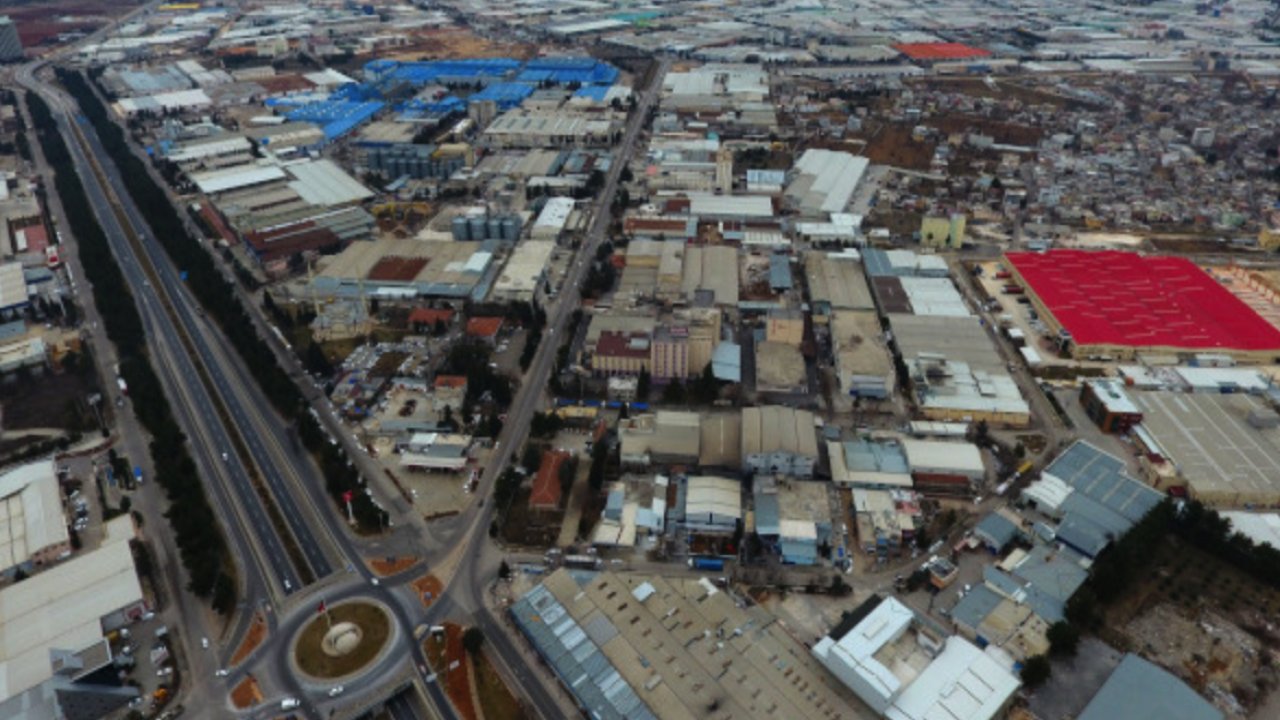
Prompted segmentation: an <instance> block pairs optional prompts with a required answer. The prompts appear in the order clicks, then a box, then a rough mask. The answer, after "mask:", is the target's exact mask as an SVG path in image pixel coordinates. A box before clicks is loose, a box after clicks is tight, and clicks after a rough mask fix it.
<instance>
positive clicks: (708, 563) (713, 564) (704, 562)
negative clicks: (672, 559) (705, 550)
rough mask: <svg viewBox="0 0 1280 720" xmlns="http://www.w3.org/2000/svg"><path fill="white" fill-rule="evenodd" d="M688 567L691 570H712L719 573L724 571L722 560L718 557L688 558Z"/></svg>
mask: <svg viewBox="0 0 1280 720" xmlns="http://www.w3.org/2000/svg"><path fill="white" fill-rule="evenodd" d="M689 567H690V569H693V570H714V571H716V572H719V571H721V570H724V558H718V557H693V558H689Z"/></svg>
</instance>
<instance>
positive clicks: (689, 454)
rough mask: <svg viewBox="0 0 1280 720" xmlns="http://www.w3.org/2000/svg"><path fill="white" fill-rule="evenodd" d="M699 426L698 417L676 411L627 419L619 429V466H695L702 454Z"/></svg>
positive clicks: (694, 414)
mask: <svg viewBox="0 0 1280 720" xmlns="http://www.w3.org/2000/svg"><path fill="white" fill-rule="evenodd" d="M700 425H701V419H700V418H699V416H698V413H694V412H680V411H676V410H659V411H658V412H656V413H653V414H648V415H636V416H634V417H630V418H627V419H625V420H623V421H621V422H620V423H619V425H618V439H619V442H620V443H621V447H622V464H623V465H635V466H639V467H647V466H648V465H650V464H656V465H694V464H696V463H697V462H698V457H699V455H700V454H701V440H702V435H701V432H700V431H699V426H700Z"/></svg>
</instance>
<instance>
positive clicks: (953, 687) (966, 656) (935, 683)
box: [885, 637, 1021, 720]
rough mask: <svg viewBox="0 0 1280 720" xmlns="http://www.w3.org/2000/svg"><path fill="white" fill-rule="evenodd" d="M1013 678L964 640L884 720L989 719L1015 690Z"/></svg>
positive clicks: (949, 647) (955, 641)
mask: <svg viewBox="0 0 1280 720" xmlns="http://www.w3.org/2000/svg"><path fill="white" fill-rule="evenodd" d="M1020 684H1021V683H1020V682H1019V680H1018V678H1017V676H1015V675H1014V674H1013V673H1012V672H1010V671H1009V669H1008V668H1006V667H1004V666H1002V665H1001V664H1000V663H998V662H996V661H995V660H994V659H993V658H992V657H991V656H990V655H988V654H986V653H984V652H982V651H981V650H979V649H978V647H977V646H976V645H974V644H972V643H970V642H969V641H967V640H965V639H964V638H959V637H951V638H947V642H946V645H945V646H944V647H943V650H942V652H941V653H940V654H939V655H938V656H937V657H936V658H934V659H933V662H931V663H929V666H928V667H926V668H925V669H924V672H922V673H920V675H919V676H918V677H916V679H915V680H914V681H913V682H912V683H911V684H910V685H908V686H907V687H906V689H905V690H903V692H902V694H901V695H900V696H898V699H897V700H895V701H894V703H893V706H892V707H890V708H889V710H888V711H887V712H885V717H886V718H887V719H888V720H939V719H941V718H965V719H966V720H990V718H993V717H995V716H996V713H998V712H1000V710H1002V709H1003V708H1004V704H1005V702H1006V701H1008V699H1009V697H1010V696H1011V695H1013V693H1014V692H1015V691H1016V690H1017V689H1018V686H1019V685H1020Z"/></svg>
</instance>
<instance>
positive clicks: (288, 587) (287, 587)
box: [284, 578, 293, 592]
mask: <svg viewBox="0 0 1280 720" xmlns="http://www.w3.org/2000/svg"><path fill="white" fill-rule="evenodd" d="M291 590H293V583H291V582H289V578H285V579H284V591H285V592H289V591H291Z"/></svg>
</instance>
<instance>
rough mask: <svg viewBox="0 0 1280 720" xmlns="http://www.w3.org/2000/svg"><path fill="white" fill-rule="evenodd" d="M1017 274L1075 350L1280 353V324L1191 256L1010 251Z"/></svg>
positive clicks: (1262, 358) (1054, 332) (1053, 330)
mask: <svg viewBox="0 0 1280 720" xmlns="http://www.w3.org/2000/svg"><path fill="white" fill-rule="evenodd" d="M1004 265H1005V267H1006V268H1007V269H1008V270H1009V271H1010V273H1012V281H1013V282H1016V283H1017V284H1018V285H1020V286H1021V287H1023V288H1025V289H1026V292H1027V295H1028V297H1030V299H1031V304H1032V305H1033V307H1034V308H1035V309H1036V311H1037V312H1038V314H1039V316H1040V319H1041V321H1042V322H1044V323H1045V325H1046V326H1047V327H1048V328H1049V334H1050V336H1051V337H1060V338H1061V339H1062V340H1063V341H1064V342H1066V343H1067V347H1068V348H1069V350H1070V351H1071V354H1072V355H1073V356H1074V357H1077V358H1079V357H1088V356H1094V355H1106V356H1111V357H1116V358H1121V359H1131V358H1134V357H1135V356H1136V355H1137V353H1139V352H1145V353H1167V354H1179V353H1182V354H1184V355H1185V354H1189V353H1196V352H1206V351H1212V352H1215V353H1222V354H1227V355H1231V356H1232V357H1235V358H1236V359H1237V360H1240V361H1243V362H1258V363H1265V362H1271V361H1273V360H1275V359H1276V357H1278V356H1280V329H1277V328H1276V327H1275V326H1273V325H1271V324H1270V323H1268V322H1267V321H1266V320H1264V319H1263V318H1262V317H1261V316H1259V315H1258V314H1257V313H1256V312H1254V311H1253V310H1252V309H1251V308H1250V307H1249V306H1248V305H1246V304H1245V303H1244V301H1242V300H1240V299H1239V298H1237V297H1236V296H1235V295H1233V294H1231V292H1230V291H1229V290H1228V289H1227V288H1225V287H1223V285H1222V284H1221V283H1219V282H1218V281H1217V280H1215V279H1214V278H1213V277H1211V276H1210V275H1209V274H1208V273H1206V272H1205V271H1204V270H1202V269H1200V268H1199V267H1197V266H1196V265H1195V264H1193V263H1192V262H1191V261H1189V260H1186V259H1183V258H1174V257H1147V256H1142V255H1138V254H1136V253H1131V252H1122V251H1115V250H1105V251H1096V252H1095V251H1084V250H1056V249H1055V250H1049V251H1048V252H1045V253H1030V252H1019V253H1008V254H1006V255H1005V262H1004Z"/></svg>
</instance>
